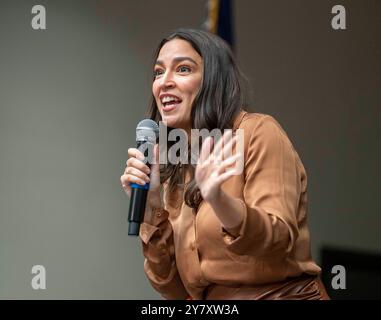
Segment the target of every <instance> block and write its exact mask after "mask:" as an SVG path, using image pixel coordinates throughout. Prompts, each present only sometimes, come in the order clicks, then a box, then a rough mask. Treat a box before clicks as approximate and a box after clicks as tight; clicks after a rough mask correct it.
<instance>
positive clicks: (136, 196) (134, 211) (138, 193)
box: [128, 183, 149, 236]
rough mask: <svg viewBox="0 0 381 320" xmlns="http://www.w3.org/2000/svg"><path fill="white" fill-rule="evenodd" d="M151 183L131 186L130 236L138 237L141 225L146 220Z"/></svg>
mask: <svg viewBox="0 0 381 320" xmlns="http://www.w3.org/2000/svg"><path fill="white" fill-rule="evenodd" d="M148 188H149V183H146V184H145V185H144V186H142V185H139V184H135V183H133V184H131V199H130V209H129V213H128V221H129V226H128V235H130V236H138V235H139V231H140V224H141V223H142V222H143V219H144V212H145V210H146V202H147V194H148Z"/></svg>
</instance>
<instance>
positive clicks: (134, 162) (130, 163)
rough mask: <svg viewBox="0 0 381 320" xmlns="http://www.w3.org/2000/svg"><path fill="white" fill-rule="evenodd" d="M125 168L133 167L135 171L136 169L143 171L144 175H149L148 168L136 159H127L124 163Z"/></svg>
mask: <svg viewBox="0 0 381 320" xmlns="http://www.w3.org/2000/svg"><path fill="white" fill-rule="evenodd" d="M126 164H127V167H128V168H129V167H133V168H135V169H138V170H140V171H143V172H144V173H145V174H147V175H148V174H150V172H151V170H150V168H148V166H147V165H145V164H144V163H143V162H142V161H140V160H138V159H136V158H129V159H128V160H127V162H126Z"/></svg>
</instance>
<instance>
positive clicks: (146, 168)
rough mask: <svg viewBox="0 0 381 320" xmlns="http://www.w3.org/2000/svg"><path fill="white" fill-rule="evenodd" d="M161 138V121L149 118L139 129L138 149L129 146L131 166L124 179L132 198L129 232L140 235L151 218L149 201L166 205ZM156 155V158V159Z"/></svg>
mask: <svg viewBox="0 0 381 320" xmlns="http://www.w3.org/2000/svg"><path fill="white" fill-rule="evenodd" d="M157 137H158V127H157V124H156V123H155V122H154V121H153V120H149V119H145V120H143V121H141V122H139V124H138V126H137V128H136V143H137V148H129V149H128V156H129V159H128V160H127V162H126V165H127V167H126V169H125V171H124V174H123V175H122V176H121V178H120V180H121V183H122V186H123V189H124V191H125V192H126V194H127V195H128V196H129V197H130V208H129V215H128V221H129V230H128V234H129V235H139V229H140V223H141V222H143V220H144V219H146V220H149V218H150V217H149V216H148V215H145V213H146V210H145V209H146V203H147V205H148V207H151V208H152V207H160V206H162V203H161V196H160V170H159V145H158V144H156V140H157ZM142 151H145V152H144V153H143V152H142ZM152 157H153V158H154V159H155V161H152ZM149 211H150V210H148V211H147V212H149Z"/></svg>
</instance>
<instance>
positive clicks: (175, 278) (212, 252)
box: [140, 111, 320, 299]
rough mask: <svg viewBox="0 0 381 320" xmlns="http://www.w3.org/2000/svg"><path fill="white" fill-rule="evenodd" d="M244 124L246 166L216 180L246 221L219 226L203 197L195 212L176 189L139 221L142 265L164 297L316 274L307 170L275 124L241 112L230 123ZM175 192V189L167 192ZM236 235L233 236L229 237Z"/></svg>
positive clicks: (270, 119)
mask: <svg viewBox="0 0 381 320" xmlns="http://www.w3.org/2000/svg"><path fill="white" fill-rule="evenodd" d="M237 128H240V129H243V131H244V137H245V139H244V145H245V152H244V163H245V167H244V172H243V173H242V174H241V175H237V176H233V177H231V178H230V179H229V180H227V181H225V183H224V184H223V185H222V188H223V190H224V191H225V192H226V193H228V194H229V195H231V196H233V197H235V198H238V199H240V200H241V203H242V212H243V213H244V221H243V222H242V224H241V225H240V226H238V228H235V230H234V232H233V230H225V229H224V228H222V225H221V222H220V221H219V220H218V218H217V216H216V215H215V213H214V212H213V209H212V208H211V207H210V206H209V204H208V203H207V202H206V201H203V202H202V203H201V204H200V206H199V209H198V211H197V213H196V212H194V210H193V209H192V208H190V207H188V206H187V205H186V204H185V203H184V201H183V188H179V189H178V194H177V196H178V197H179V198H178V199H179V201H178V202H177V203H178V206H177V208H176V207H175V206H171V205H170V204H169V201H167V200H166V199H168V196H169V195H168V194H166V193H165V189H166V188H165V187H164V203H165V209H164V208H156V209H153V210H154V212H153V216H154V218H153V221H152V224H147V223H143V224H142V225H141V230H140V237H141V240H142V244H143V253H144V256H145V258H146V259H145V263H144V270H145V272H146V275H147V277H148V279H149V281H150V282H151V284H152V286H153V287H154V288H155V289H156V290H157V291H158V292H159V293H160V294H161V295H162V296H163V297H164V298H167V299H184V298H186V297H187V296H189V295H190V296H191V297H192V298H193V299H203V293H204V290H205V289H206V288H207V287H208V286H209V285H210V284H219V285H224V286H230V285H231V286H239V285H243V286H244V285H262V284H271V283H276V282H279V281H283V280H285V279H286V278H287V277H297V276H299V275H302V274H303V273H304V274H310V275H317V274H319V273H320V268H319V266H318V265H317V264H316V263H315V262H314V261H313V259H312V257H311V252H310V235H309V230H308V225H307V176H306V171H305V169H304V167H303V164H302V162H301V160H300V158H299V156H298V154H297V152H296V151H295V149H294V147H293V146H292V144H291V142H290V140H289V139H288V137H287V135H286V133H285V132H284V131H283V129H282V128H281V126H280V125H279V123H278V122H277V121H276V120H275V119H274V118H273V117H271V116H269V115H265V114H260V113H248V112H246V111H242V112H241V113H240V114H239V116H238V117H237V118H236V119H235V122H234V127H233V129H237ZM171 196H173V195H171ZM234 235H237V236H234Z"/></svg>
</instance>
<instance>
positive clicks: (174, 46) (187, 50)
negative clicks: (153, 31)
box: [157, 39, 202, 62]
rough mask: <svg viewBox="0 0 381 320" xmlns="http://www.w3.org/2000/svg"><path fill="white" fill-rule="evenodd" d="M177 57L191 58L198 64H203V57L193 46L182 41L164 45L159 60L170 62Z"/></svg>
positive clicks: (176, 40) (173, 41)
mask: <svg viewBox="0 0 381 320" xmlns="http://www.w3.org/2000/svg"><path fill="white" fill-rule="evenodd" d="M175 57H190V58H192V59H193V60H195V61H196V62H202V58H201V56H200V55H199V54H198V53H197V51H196V50H195V49H193V47H192V45H191V44H190V43H189V42H188V41H185V40H182V39H173V40H170V41H168V42H167V43H166V44H164V45H163V47H162V48H161V49H160V52H159V55H158V57H157V59H158V60H162V61H165V60H168V61H170V60H172V59H174V58H175Z"/></svg>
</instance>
